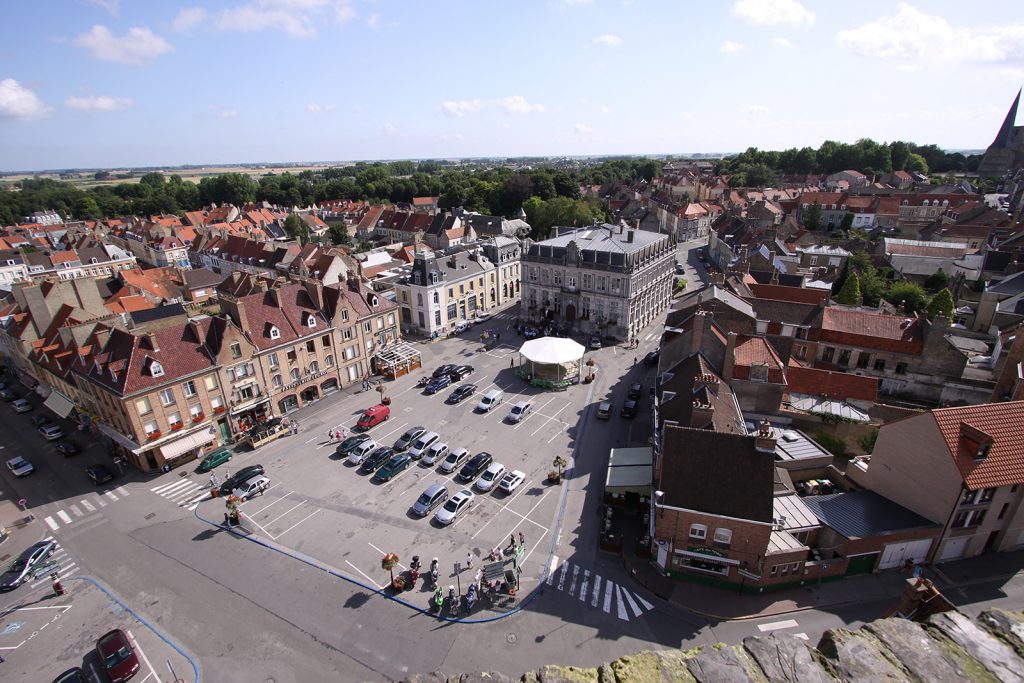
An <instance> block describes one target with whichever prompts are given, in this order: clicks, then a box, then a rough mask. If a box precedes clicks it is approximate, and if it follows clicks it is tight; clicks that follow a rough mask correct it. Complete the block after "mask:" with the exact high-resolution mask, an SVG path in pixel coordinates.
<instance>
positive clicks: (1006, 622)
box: [978, 609, 1024, 657]
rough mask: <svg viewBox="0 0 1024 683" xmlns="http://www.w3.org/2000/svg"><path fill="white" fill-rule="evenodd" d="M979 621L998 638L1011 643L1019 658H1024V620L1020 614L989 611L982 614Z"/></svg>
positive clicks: (995, 610) (997, 610) (996, 610)
mask: <svg viewBox="0 0 1024 683" xmlns="http://www.w3.org/2000/svg"><path fill="white" fill-rule="evenodd" d="M978 621H979V622H980V623H981V624H983V625H984V626H985V627H986V628H987V629H988V630H989V631H991V632H992V633H994V634H995V635H996V636H997V637H998V638H1002V639H1003V640H1005V641H1006V642H1007V643H1009V644H1010V646H1011V647H1013V649H1014V650H1016V651H1017V656H1018V657H1024V618H1021V615H1020V613H1019V612H1007V611H1006V610H1002V609H987V610H985V611H984V612H982V613H981V616H980V617H979V618H978Z"/></svg>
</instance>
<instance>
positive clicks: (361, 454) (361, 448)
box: [345, 439, 380, 465]
mask: <svg viewBox="0 0 1024 683" xmlns="http://www.w3.org/2000/svg"><path fill="white" fill-rule="evenodd" d="M378 448H380V444H379V443H377V442H376V441H374V440H373V439H367V440H366V441H363V442H362V443H360V444H359V445H358V446H356V447H355V448H353V449H352V450H351V451H349V454H348V457H347V458H345V462H347V463H348V464H349V465H362V464H363V461H364V460H366V458H367V456H369V455H370V453H373V452H374V451H375V450H377V449H378Z"/></svg>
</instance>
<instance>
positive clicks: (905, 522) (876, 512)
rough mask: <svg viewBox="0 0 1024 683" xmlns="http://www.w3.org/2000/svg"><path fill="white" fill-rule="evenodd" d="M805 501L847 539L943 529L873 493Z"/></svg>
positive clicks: (807, 499)
mask: <svg viewBox="0 0 1024 683" xmlns="http://www.w3.org/2000/svg"><path fill="white" fill-rule="evenodd" d="M803 501H804V503H805V504H806V505H807V507H809V508H810V509H811V511H812V512H813V513H814V515H815V516H816V517H817V518H818V519H819V520H820V521H821V523H822V524H824V525H826V526H828V527H831V528H832V529H835V530H836V531H837V532H839V533H840V534H842V535H843V536H845V537H846V538H867V537H869V536H884V535H886V534H891V533H894V532H897V531H905V530H909V529H922V528H927V527H938V526H939V525H938V524H935V523H933V522H930V521H928V520H927V519H925V518H924V517H922V516H921V515H919V514H917V513H916V512H913V511H911V510H908V509H907V508H905V507H903V506H902V505H899V504H897V503H894V502H892V501H891V500H889V499H888V498H883V497H882V496H880V495H878V494H877V493H872V492H871V491H847V492H846V493H833V494H830V495H827V496H807V497H806V498H804V499H803Z"/></svg>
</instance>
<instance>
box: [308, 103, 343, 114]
mask: <svg viewBox="0 0 1024 683" xmlns="http://www.w3.org/2000/svg"><path fill="white" fill-rule="evenodd" d="M336 108H337V105H334V104H317V103H316V102H310V103H309V104H307V105H306V111H308V112H309V113H310V114H323V113H326V112H329V111H334V110H335V109H336Z"/></svg>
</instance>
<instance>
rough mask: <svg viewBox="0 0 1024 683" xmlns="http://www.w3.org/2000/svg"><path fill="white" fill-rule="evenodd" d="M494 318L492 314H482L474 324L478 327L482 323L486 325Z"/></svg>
mask: <svg viewBox="0 0 1024 683" xmlns="http://www.w3.org/2000/svg"><path fill="white" fill-rule="evenodd" d="M493 317H494V316H492V315H491V314H490V313H481V314H480V315H478V316H477V317H476V318H475V319H474V320H473V324H474V325H478V324H480V323H485V322H487V321H488V320H490V319H491V318H493Z"/></svg>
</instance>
